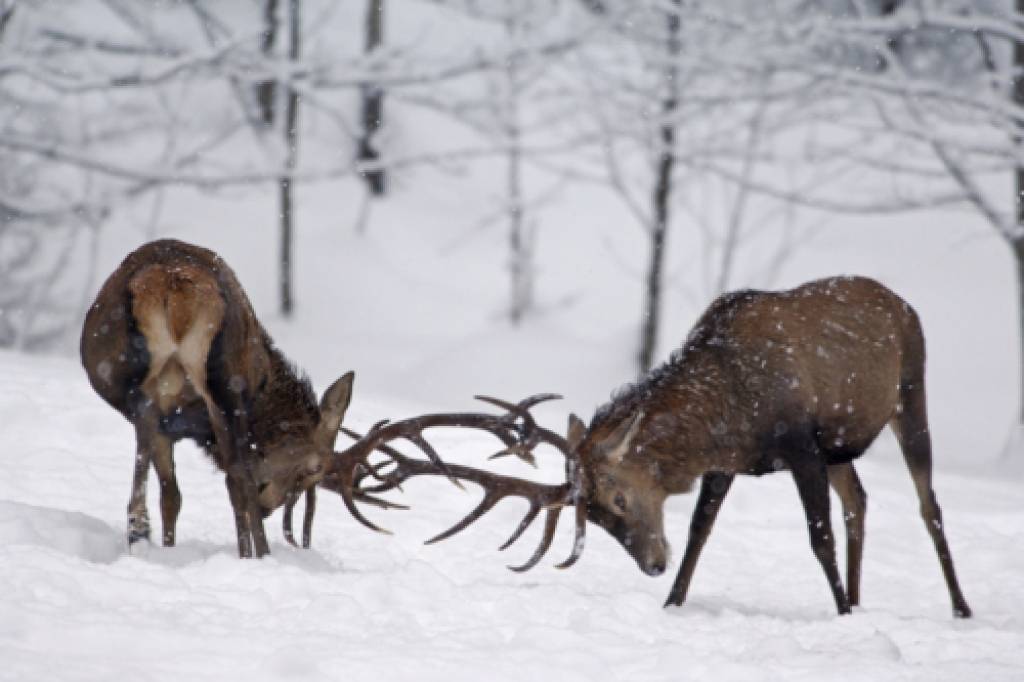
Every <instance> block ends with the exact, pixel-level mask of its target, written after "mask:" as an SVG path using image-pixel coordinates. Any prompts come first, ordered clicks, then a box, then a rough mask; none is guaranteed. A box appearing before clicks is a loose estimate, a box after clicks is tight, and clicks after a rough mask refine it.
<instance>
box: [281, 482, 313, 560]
mask: <svg viewBox="0 0 1024 682" xmlns="http://www.w3.org/2000/svg"><path fill="white" fill-rule="evenodd" d="M298 502H299V493H298V492H294V493H290V494H289V495H288V496H287V497H286V498H285V502H284V513H283V514H282V515H281V526H282V530H283V532H284V539H285V540H286V541H287V542H288V544H289V545H291V546H292V547H298V546H299V545H298V544H296V542H295V535H294V534H293V533H292V511H293V510H294V509H295V505H296V504H298ZM315 514H316V487H315V486H310V487H309V488H306V509H305V511H304V512H303V514H302V548H303V549H309V547H310V545H311V544H312V542H313V516H314V515H315Z"/></svg>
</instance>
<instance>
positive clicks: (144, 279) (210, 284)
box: [81, 240, 516, 557]
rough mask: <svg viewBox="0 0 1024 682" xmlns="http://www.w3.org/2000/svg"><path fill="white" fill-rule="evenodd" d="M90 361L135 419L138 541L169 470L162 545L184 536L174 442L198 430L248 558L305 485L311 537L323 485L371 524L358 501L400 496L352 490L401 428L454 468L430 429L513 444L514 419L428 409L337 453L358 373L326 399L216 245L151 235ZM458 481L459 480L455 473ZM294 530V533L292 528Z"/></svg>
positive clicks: (92, 341) (85, 349)
mask: <svg viewBox="0 0 1024 682" xmlns="http://www.w3.org/2000/svg"><path fill="white" fill-rule="evenodd" d="M81 356H82V364H83V365H84V366H85V370H86V373H87V374H88V376H89V381H90V383H91V384H92V386H93V388H94V389H95V390H96V392H97V393H98V394H99V395H100V396H101V397H102V398H103V399H104V400H105V401H107V403H109V404H110V405H111V406H112V407H114V409H116V410H117V411H118V412H120V413H121V414H122V415H124V417H125V418H126V419H127V420H128V421H129V422H131V423H132V425H133V426H134V427H135V437H136V444H137V450H136V452H137V454H136V457H135V475H134V480H133V483H132V493H131V499H130V501H129V503H128V542H129V544H131V543H134V542H136V541H138V540H140V539H142V538H148V537H149V518H148V513H147V510H146V479H147V475H148V471H149V466H150V463H152V464H153V466H154V468H155V469H156V472H157V475H158V476H159V479H160V511H161V516H162V520H163V544H164V545H166V546H171V545H174V543H175V524H176V521H177V517H178V512H179V511H180V509H181V492H180V490H179V488H178V483H177V480H176V477H175V473H174V459H173V446H174V443H175V442H177V441H179V440H181V439H183V438H190V439H192V440H194V441H196V443H198V444H199V445H200V446H202V447H203V448H204V449H205V450H206V452H207V453H208V454H209V455H210V457H211V458H212V459H213V460H214V462H215V463H216V464H217V466H218V467H219V468H220V469H221V470H222V471H223V472H224V473H225V481H226V484H227V488H228V494H229V497H230V500H231V506H232V509H233V511H234V516H235V526H236V531H237V538H238V553H239V555H240V556H243V557H249V556H252V554H253V551H254V549H255V554H256V556H262V555H264V554H267V553H268V552H269V551H270V550H269V545H268V543H267V538H266V534H265V532H264V529H263V518H264V517H265V516H267V515H268V514H270V513H271V512H272V511H273V510H274V509H276V508H277V507H279V506H281V505H282V504H285V505H286V508H287V510H288V511H289V512H290V510H291V506H292V505H293V504H294V502H295V500H296V499H297V498H298V497H299V496H300V495H301V494H302V493H303V492H306V493H307V517H309V519H310V520H309V522H307V524H306V527H305V528H304V533H303V545H304V546H307V547H308V546H309V541H310V539H309V528H308V525H309V523H311V514H312V508H313V507H312V503H313V502H314V498H313V491H314V486H315V485H316V484H317V483H318V482H319V481H320V480H321V479H322V478H323V476H324V475H325V474H327V473H330V474H331V476H332V485H331V489H332V490H335V491H336V492H339V493H340V494H341V495H342V498H343V499H344V502H345V505H346V507H347V508H348V509H349V511H350V512H351V513H352V515H353V516H354V517H355V518H356V519H357V520H358V521H359V522H360V523H363V524H365V525H367V526H369V527H370V528H373V529H375V530H379V529H378V528H377V527H376V526H374V525H373V524H372V523H370V522H369V521H368V520H367V519H365V518H364V517H363V516H362V514H361V513H360V512H359V510H358V509H357V508H356V506H355V504H354V501H355V500H359V501H362V502H367V503H370V504H375V505H377V506H381V507H385V508H387V507H398V506H400V505H393V504H389V503H386V502H384V501H382V500H378V499H376V498H373V497H372V496H369V495H367V494H366V493H365V492H363V491H361V490H359V489H357V488H355V487H353V482H354V481H356V480H357V479H358V478H360V477H361V476H362V475H365V474H360V473H359V472H360V471H364V470H365V467H364V464H363V461H364V459H365V458H366V457H367V456H368V455H369V454H370V452H371V451H372V450H373V449H374V447H377V446H384V445H385V444H386V443H387V442H388V441H390V440H393V439H395V438H406V439H408V440H411V441H412V442H414V443H415V444H417V445H419V446H420V447H421V449H423V451H424V452H426V454H427V456H428V457H430V458H431V460H432V466H433V467H434V470H435V471H436V472H440V473H444V472H446V471H447V468H446V466H445V465H444V463H443V462H441V460H440V458H439V457H438V456H437V453H436V452H435V451H434V450H433V448H431V447H430V446H429V444H428V443H427V442H426V441H425V440H424V439H423V437H422V434H421V432H422V430H423V429H425V428H429V427H432V426H477V425H479V426H481V427H482V428H490V429H491V430H493V431H495V432H496V434H497V435H498V436H499V437H501V438H503V439H505V440H506V441H507V442H508V443H509V445H510V446H514V445H515V438H516V435H515V434H516V432H515V429H514V428H511V426H509V425H510V424H511V421H512V420H514V419H515V417H512V418H508V417H506V418H497V417H493V416H491V415H475V416H474V415H426V416H423V417H417V418H414V419H412V420H406V421H402V422H397V423H395V424H389V425H387V426H384V425H383V423H382V424H381V425H379V426H378V428H375V429H374V430H373V432H371V433H370V434H369V435H368V436H367V438H366V439H365V440H364V441H360V442H357V443H356V444H354V445H353V446H352V447H350V448H349V449H348V450H346V451H344V452H340V453H336V452H334V442H335V440H336V438H337V434H338V428H339V427H340V426H341V422H342V420H343V418H344V416H345V411H346V410H347V408H348V405H349V401H350V400H351V397H352V383H353V378H354V376H353V374H352V373H351V372H349V373H348V374H345V375H344V376H342V377H341V378H340V379H338V380H337V381H335V382H334V384H332V385H331V387H330V388H328V389H327V391H326V392H325V393H324V395H323V397H322V398H321V400H320V402H319V404H318V403H317V400H316V396H315V394H314V392H313V389H312V386H311V385H310V383H309V380H308V379H306V378H305V377H303V376H301V375H299V374H298V373H297V371H296V370H295V368H294V367H293V366H292V365H291V364H290V363H289V362H288V361H287V360H286V359H285V358H284V356H283V355H282V354H281V352H280V351H279V350H278V349H277V348H276V347H275V346H274V344H273V342H272V341H271V339H270V337H269V335H268V334H267V332H266V331H265V330H264V329H263V327H262V326H261V325H260V323H259V321H258V320H257V319H256V316H255V314H254V313H253V309H252V305H251V304H250V303H249V299H248V298H247V297H246V295H245V292H244V291H243V290H242V287H241V285H240V284H239V282H238V280H237V279H236V277H235V275H234V273H233V272H232V271H231V269H230V268H229V267H228V266H227V264H226V263H225V262H224V261H223V260H222V259H221V258H220V257H219V256H217V255H216V254H215V253H213V252H212V251H208V250H206V249H203V248H200V247H197V246H193V245H191V244H186V243H183V242H180V241H174V240H161V241H155V242H152V243H149V244H145V245H143V246H142V247H140V248H139V249H137V250H136V251H134V252H133V253H131V254H129V255H128V256H127V258H125V260H124V262H123V263H122V264H121V265H120V266H119V267H118V268H117V269H116V270H115V271H114V272H113V274H111V275H110V277H109V278H108V279H107V281H106V282H105V283H104V284H103V287H102V288H101V289H100V292H99V294H98V295H97V297H96V301H95V303H94V304H93V305H92V307H91V308H90V309H89V311H88V314H87V315H86V320H85V325H84V327H83V329H82V339H81ZM453 480H455V479H453ZM286 537H287V539H288V540H289V541H290V542H292V543H293V544H294V540H293V539H292V538H291V536H290V533H289V534H288V535H287V536H286Z"/></svg>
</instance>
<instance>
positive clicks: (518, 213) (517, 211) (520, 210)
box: [502, 16, 533, 324]
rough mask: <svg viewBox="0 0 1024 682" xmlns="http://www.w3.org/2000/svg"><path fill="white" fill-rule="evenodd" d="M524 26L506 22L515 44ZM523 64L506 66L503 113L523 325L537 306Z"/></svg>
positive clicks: (513, 314)
mask: <svg viewBox="0 0 1024 682" xmlns="http://www.w3.org/2000/svg"><path fill="white" fill-rule="evenodd" d="M521 29H522V26H521V25H520V23H519V19H518V18H517V17H514V16H510V18H509V19H508V20H507V21H506V22H505V32H506V35H507V36H508V37H509V38H510V39H511V40H512V41H515V40H516V39H517V38H518V37H519V35H520V33H521ZM520 91H521V88H520V83H519V64H518V63H517V61H516V59H515V58H510V59H509V60H508V62H507V63H506V65H505V106H504V111H503V112H502V114H503V118H504V127H505V143H506V145H507V148H508V155H507V161H508V164H507V166H506V181H507V192H508V195H507V196H506V198H505V200H506V202H507V203H506V210H507V212H508V221H509V232H508V235H509V274H510V276H511V282H510V284H511V291H510V294H511V297H510V300H509V320H511V322H512V324H519V322H521V321H522V319H523V316H524V315H525V314H526V313H527V312H528V311H529V309H530V307H531V306H532V304H533V244H532V238H531V235H530V233H529V230H528V229H527V227H526V216H525V209H526V207H525V205H524V200H523V187H522V149H521V146H520V144H521V140H522V130H521V129H520V126H519V98H520V94H521V92H520Z"/></svg>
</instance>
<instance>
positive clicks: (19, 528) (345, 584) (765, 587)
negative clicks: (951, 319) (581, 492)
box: [0, 353, 1024, 682]
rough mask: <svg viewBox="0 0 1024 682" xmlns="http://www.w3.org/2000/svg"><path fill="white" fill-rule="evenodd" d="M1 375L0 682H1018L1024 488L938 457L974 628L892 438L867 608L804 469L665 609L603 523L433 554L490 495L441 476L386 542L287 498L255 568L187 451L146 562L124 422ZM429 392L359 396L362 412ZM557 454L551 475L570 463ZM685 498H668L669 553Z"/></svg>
mask: <svg viewBox="0 0 1024 682" xmlns="http://www.w3.org/2000/svg"><path fill="white" fill-rule="evenodd" d="M319 383H320V384H321V387H322V384H323V383H324V382H322V381H321V382H319ZM0 386H2V390H0V414H3V416H4V419H3V433H2V440H0V443H2V446H0V448H2V452H0V576H2V580H3V589H2V590H0V661H3V663H2V665H0V679H4V680H49V679H60V680H103V681H104V682H107V681H109V680H112V679H137V680H150V679H153V680H157V679H159V680H207V679H208V680H218V681H219V680H225V679H246V680H250V681H252V682H255V681H256V680H263V679H267V680H276V679H305V680H321V679H322V680H337V679H348V680H446V681H451V680H460V679H502V680H513V679H516V680H523V679H558V680H565V681H571V680H595V679H607V680H616V679H634V680H646V679H675V680H681V679H695V678H703V679H716V680H717V679H721V680H729V679H739V680H751V679H758V680H800V679H807V680H818V679H836V680H843V679H848V680H854V679H856V680H865V679H870V680H909V679H919V680H964V679H978V680H980V679H985V680H1020V679H1022V678H1024V552H1022V551H1021V547H1024V508H1022V507H1021V505H1020V485H1019V482H1016V481H1000V480H996V479H992V478H983V477H976V476H972V475H968V474H953V473H949V472H948V471H946V470H944V468H943V467H942V466H941V465H940V466H939V467H938V468H937V474H936V489H937V492H938V496H939V500H940V502H941V503H942V505H943V508H944V511H945V516H946V525H947V532H948V534H949V538H950V542H951V543H952V547H953V551H954V556H955V558H956V565H957V568H958V570H959V572H960V575H961V582H962V583H963V586H964V590H965V593H966V595H967V598H968V600H969V602H970V604H971V606H972V607H973V608H974V611H975V614H976V617H975V618H974V619H972V620H969V621H957V620H954V619H953V618H952V617H951V615H950V606H949V600H948V598H947V594H946V590H945V587H944V585H943V583H942V579H941V575H940V572H939V568H938V562H937V561H936V559H935V555H934V552H933V550H932V548H931V545H930V542H929V540H928V537H927V534H926V533H925V530H924V528H923V526H922V522H921V520H920V518H919V517H918V513H917V503H916V501H915V499H914V496H913V492H912V488H911V485H910V480H909V476H908V475H907V473H906V471H905V469H904V467H903V465H902V462H901V458H900V457H899V455H898V453H897V452H896V451H895V450H893V448H892V447H891V446H890V445H889V444H888V441H886V442H884V443H882V444H880V446H878V447H876V448H875V449H873V450H872V451H871V452H869V453H868V455H867V456H866V457H865V458H864V459H863V460H861V464H860V465H859V469H860V471H861V475H862V478H863V479H864V483H865V486H866V488H867V490H868V494H869V496H870V511H869V514H868V518H867V545H866V557H865V567H864V581H863V606H862V607H861V608H859V609H857V610H856V611H855V613H854V615H853V616H850V617H838V616H836V615H835V612H834V609H833V604H832V599H831V596H830V595H829V592H828V589H827V587H826V584H825V581H824V580H823V578H822V576H821V571H820V569H819V567H818V565H817V562H816V561H815V559H814V557H813V555H812V554H811V552H810V549H809V547H808V543H807V539H806V532H805V530H804V528H803V525H804V524H803V514H802V511H801V509H800V506H799V502H798V500H797V496H796V493H795V490H794V488H793V485H792V482H791V480H790V478H789V477H788V476H786V475H779V476H774V477H765V478H762V479H743V480H741V481H740V482H739V483H738V484H737V485H736V486H735V488H734V492H733V493H732V494H731V495H730V499H729V500H728V501H727V503H726V505H725V507H724V508H723V512H722V515H721V518H720V520H719V523H718V525H717V527H716V529H715V532H714V534H713V535H712V538H711V540H710V541H709V545H708V547H707V549H706V550H705V553H704V556H703V559H702V562H701V564H700V566H699V567H698V570H697V574H696V577H695V580H694V584H693V586H692V591H691V598H690V601H689V602H688V603H687V604H686V605H685V606H684V607H683V608H681V609H671V610H663V609H662V608H661V604H662V601H663V599H664V597H665V595H666V594H667V592H668V589H669V586H670V584H671V581H672V577H673V573H672V572H670V573H667V574H666V575H664V576H662V577H660V578H657V579H652V578H649V577H646V576H644V575H642V574H641V573H640V572H639V571H638V570H637V568H636V566H635V564H634V563H633V562H632V560H631V559H630V558H629V557H628V556H627V555H626V554H625V553H624V552H623V551H622V550H621V549H620V548H619V547H618V545H616V544H615V543H614V541H612V540H611V539H610V538H609V537H608V536H606V535H604V534H603V533H602V532H601V531H599V530H598V529H596V528H595V529H593V530H592V531H591V533H590V535H589V539H588V547H587V550H586V552H585V554H584V557H583V559H582V561H581V562H580V563H579V564H578V565H577V566H576V567H574V568H572V569H570V570H566V571H557V570H554V569H553V568H552V567H551V566H552V564H553V563H554V558H556V557H557V558H561V557H560V556H558V555H560V554H562V553H563V552H567V551H568V549H569V548H568V542H569V538H568V533H569V531H568V530H567V529H563V530H562V531H561V532H560V533H559V536H558V537H559V539H558V541H557V543H556V546H555V548H554V549H553V551H552V553H551V554H552V556H551V557H549V558H547V559H546V560H545V562H544V563H543V564H542V565H541V566H538V567H537V568H535V569H534V570H533V571H532V572H530V573H527V574H525V575H516V574H513V573H511V572H509V571H507V570H505V568H504V564H505V563H510V562H511V561H512V560H518V559H522V558H524V557H525V556H526V555H527V554H528V553H529V551H531V549H532V547H531V546H530V543H531V542H532V541H533V540H535V538H536V533H537V532H538V531H537V530H536V529H534V532H533V534H531V535H529V536H528V537H526V538H524V539H523V540H522V541H521V544H520V545H517V546H516V547H515V548H513V549H511V550H509V553H510V554H511V555H512V556H502V555H500V554H498V553H497V552H495V551H494V548H495V546H496V545H497V544H498V543H500V541H501V540H503V539H504V538H505V537H506V535H507V534H508V532H510V530H511V529H512V528H513V527H514V525H515V523H516V522H517V521H518V514H519V512H520V509H519V508H518V507H516V505H515V504H513V503H507V504H506V505H504V506H502V507H499V508H498V509H497V510H495V512H493V513H492V514H490V515H489V516H488V517H486V518H485V519H483V520H481V521H480V522H478V523H477V524H476V526H475V527H473V528H472V529H470V530H468V531H466V532H465V533H464V534H463V535H461V536H458V537H457V538H455V539H453V540H451V541H448V542H447V543H443V544H441V545H437V546H430V547H426V546H423V545H422V544H421V541H422V540H423V539H425V538H427V537H429V536H430V535H431V534H433V533H434V532H437V531H438V530H440V529H442V528H444V527H446V526H447V525H449V524H450V523H451V522H453V521H454V520H455V519H456V518H458V517H459V516H460V515H461V514H462V513H464V512H465V511H467V510H468V509H469V508H470V507H471V506H472V504H473V502H474V501H475V499H476V496H475V494H474V492H473V491H470V492H466V493H464V492H460V491H459V490H457V489H455V488H454V487H452V486H451V485H449V484H447V483H446V482H444V481H443V480H440V479H437V480H430V481H422V482H411V483H410V484H409V485H408V486H407V490H406V495H405V497H406V498H407V499H406V500H405V501H406V502H410V503H412V504H413V510H412V511H405V512H402V511H393V512H386V513H385V512H379V511H374V510H371V511H370V512H369V513H370V514H371V515H372V516H373V517H374V518H376V519H378V520H379V521H381V522H383V523H384V525H386V526H388V527H389V528H391V529H392V530H393V531H395V533H396V534H395V535H394V536H392V537H388V536H382V535H377V534H374V533H372V532H370V531H367V530H365V529H364V528H362V527H361V526H359V525H357V524H356V523H355V522H354V521H353V520H352V519H351V518H350V517H348V515H347V513H346V512H345V511H344V510H343V508H342V506H341V504H340V500H337V499H329V498H327V497H326V496H322V497H321V502H320V505H319V509H320V511H319V514H318V517H317V521H316V526H315V529H314V548H313V549H312V550H308V551H303V550H296V549H292V548H291V547H289V546H287V545H286V544H284V542H283V541H282V540H281V539H280V534H279V530H278V524H279V515H275V516H274V517H272V518H271V519H270V521H269V529H270V530H271V534H272V537H273V538H274V541H273V543H272V551H273V555H272V556H271V557H270V558H268V559H264V560H262V561H240V560H239V559H238V558H237V556H236V550H235V546H234V541H233V538H232V535H233V522H232V519H231V515H230V509H229V506H228V503H227V495H226V493H225V491H224V487H223V483H222V478H221V476H220V475H219V474H217V473H216V472H215V471H214V470H213V467H212V465H211V464H209V463H208V462H207V461H206V460H205V459H203V457H202V455H200V454H199V453H198V452H197V451H196V450H195V449H194V448H192V447H191V446H188V445H184V444H183V445H179V446H178V454H177V461H178V471H179V479H180V481H181V487H182V490H183V495H184V500H185V501H184V507H183V511H182V515H181V520H180V522H179V526H178V536H179V542H180V545H179V546H178V547H176V548H173V549H164V548H161V547H155V546H154V547H144V548H140V549H138V550H137V551H135V552H134V553H132V554H129V553H128V552H127V551H126V548H125V545H124V525H125V518H124V517H125V511H124V510H125V503H126V501H127V497H128V488H129V479H130V473H131V472H130V469H131V452H132V445H133V443H132V436H131V430H130V428H129V426H128V425H127V424H126V423H125V422H124V421H123V420H122V419H121V417H120V416H119V415H117V414H116V413H115V412H114V411H112V410H110V409H109V408H108V407H107V406H106V405H104V404H103V403H102V402H100V400H99V399H98V398H96V397H95V396H94V395H93V394H92V392H91V389H90V388H89V386H88V385H87V383H86V380H85V377H84V373H83V372H82V371H81V370H80V368H79V367H78V365H77V363H75V362H74V361H72V360H65V359H53V358H28V357H25V356H21V355H16V354H10V353H0ZM419 407H420V409H423V410H426V409H431V408H435V407H436V406H422V405H421V406H419ZM415 409H416V406H410V405H408V404H401V405H396V404H395V401H393V400H392V399H390V398H389V397H388V396H385V395H372V394H368V393H367V392H365V391H364V392H362V393H360V392H358V390H357V397H356V399H355V401H354V404H353V407H352V409H351V411H350V414H349V417H348V418H347V422H348V423H349V424H352V425H354V426H356V427H364V426H366V425H367V424H369V423H371V422H372V421H374V420H376V419H377V418H379V417H381V416H386V415H390V416H402V415H403V414H405V413H407V412H408V411H409V410H415ZM552 423H554V421H552ZM436 440H437V442H438V443H439V445H440V446H441V447H442V448H443V452H444V453H445V455H446V456H447V457H449V458H451V459H453V460H461V461H475V462H477V463H481V462H482V458H483V455H484V454H486V453H488V452H491V451H492V449H493V445H494V444H493V443H491V442H488V440H487V439H486V438H484V437H482V436H477V435H473V434H471V433H461V432H460V433H444V432H442V434H441V437H440V438H437V439H436ZM556 459H557V457H554V456H552V457H551V458H549V459H548V460H547V461H546V462H545V465H546V466H545V469H544V471H543V472H542V473H543V474H544V475H547V476H549V477H555V476H557V470H558V468H559V463H558V462H557V461H555V460H556ZM510 467H512V469H514V465H510ZM520 473H525V472H520ZM153 478H154V477H151V484H150V485H151V489H150V497H149V500H150V510H151V513H154V515H155V516H158V515H159V514H158V513H157V509H158V506H157V499H158V498H157V496H156V490H155V483H154V482H153V480H152V479H153ZM691 505H692V497H680V498H675V499H672V500H670V502H669V504H668V510H667V512H668V514H667V528H668V529H669V531H670V536H671V537H673V538H675V542H676V546H677V547H678V546H679V545H681V544H682V542H683V538H684V536H685V532H686V528H687V525H688V517H689V511H690V507H691ZM834 523H835V524H836V527H837V530H839V528H841V522H840V520H839V518H838V516H837V517H836V518H835V520H834ZM673 568H674V566H673Z"/></svg>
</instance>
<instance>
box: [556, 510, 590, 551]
mask: <svg viewBox="0 0 1024 682" xmlns="http://www.w3.org/2000/svg"><path fill="white" fill-rule="evenodd" d="M575 522H576V533H575V537H574V538H573V541H572V554H570V555H569V558H568V559H566V560H565V561H563V562H562V563H560V564H555V568H569V567H570V566H572V565H573V564H575V563H576V562H577V561H578V560H579V558H580V555H582V554H583V545H584V541H585V540H586V537H587V535H586V533H587V505H586V503H585V502H583V501H581V500H580V499H578V497H577V499H576V514H575Z"/></svg>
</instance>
